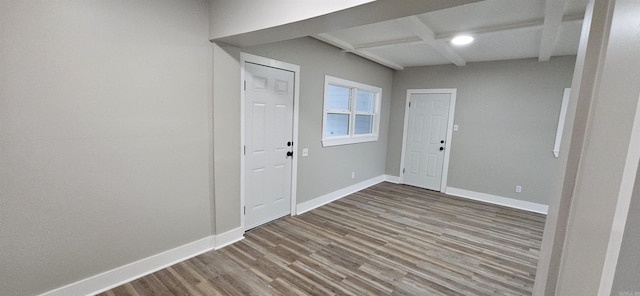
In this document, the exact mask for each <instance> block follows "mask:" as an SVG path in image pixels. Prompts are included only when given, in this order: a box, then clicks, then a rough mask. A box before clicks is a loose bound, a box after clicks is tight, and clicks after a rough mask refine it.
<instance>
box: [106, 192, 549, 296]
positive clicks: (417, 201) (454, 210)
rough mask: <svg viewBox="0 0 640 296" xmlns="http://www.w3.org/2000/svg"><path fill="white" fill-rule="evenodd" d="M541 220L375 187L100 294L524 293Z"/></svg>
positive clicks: (526, 214)
mask: <svg viewBox="0 0 640 296" xmlns="http://www.w3.org/2000/svg"><path fill="white" fill-rule="evenodd" d="M544 221H545V216H544V215H540V214H534V213H530V212H526V211H520V210H514V209H510V208H506V207H500V206H495V205H490V204H485V203H480V202H475V201H470V200H466V199H460V198H456V197H452V196H447V195H444V194H441V193H437V192H433V191H428V190H423V189H419V188H414V187H410V186H405V185H396V184H391V183H381V184H378V185H375V186H372V187H370V188H368V189H365V190H362V191H360V192H357V193H355V194H352V195H350V196H348V197H345V198H342V199H340V200H338V201H335V202H332V203H331V204H328V205H325V206H323V207H320V208H317V209H314V210H312V211H310V212H307V213H305V214H302V215H299V216H295V217H286V218H282V219H279V220H276V221H273V222H271V223H268V224H265V225H262V226H260V227H257V228H254V229H252V230H250V231H248V232H246V233H245V239H244V240H242V241H240V242H237V243H235V244H233V245H230V246H227V247H225V248H223V249H221V250H217V251H211V252H207V253H205V254H202V255H200V256H197V257H194V258H192V259H189V260H186V261H184V262H181V263H178V264H176V265H173V266H171V267H168V268H165V269H163V270H160V271H158V272H155V273H153V274H150V275H147V276H145V277H142V278H140V279H137V280H135V281H132V282H130V283H127V284H125V285H122V286H120V287H117V288H115V289H112V290H110V291H107V292H105V293H103V294H100V295H106V296H111V295H531V290H532V286H533V281H534V278H535V273H536V266H537V262H538V254H539V250H540V242H541V239H542V230H543V228H544Z"/></svg>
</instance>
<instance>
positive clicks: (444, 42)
mask: <svg viewBox="0 0 640 296" xmlns="http://www.w3.org/2000/svg"><path fill="white" fill-rule="evenodd" d="M587 4H588V0H486V1H480V2H475V3H470V4H465V5H461V6H456V7H452V8H447V9H443V10H437V11H432V12H428V13H424V14H418V15H413V16H408V17H403V18H398V19H392V20H387V21H383V22H378V23H373V24H368V25H363V26H358V27H352V28H347V29H341V30H337V31H333V32H325V33H320V34H316V35H314V36H313V37H315V38H317V39H319V40H322V41H324V42H327V43H329V44H332V45H334V46H337V47H339V48H341V49H343V50H345V51H347V52H352V53H354V54H357V55H359V56H362V57H364V58H367V59H369V60H372V61H374V62H377V63H380V64H382V65H385V66H387V67H390V68H393V69H396V70H401V69H404V68H405V67H413V66H428V65H440V64H449V63H452V64H455V65H458V66H464V65H465V64H466V63H468V62H481V61H494V60H507V59H520V58H538V59H539V60H540V61H547V60H549V59H550V57H553V56H562V55H573V54H576V52H577V49H578V42H579V39H580V32H581V29H582V20H583V17H584V12H585V9H586V6H587ZM460 34H467V35H470V36H472V37H474V39H475V40H474V42H473V43H471V44H469V45H466V46H454V45H452V44H451V43H450V41H451V39H452V38H453V37H455V36H457V35H460Z"/></svg>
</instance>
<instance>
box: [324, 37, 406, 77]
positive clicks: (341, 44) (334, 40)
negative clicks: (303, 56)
mask: <svg viewBox="0 0 640 296" xmlns="http://www.w3.org/2000/svg"><path fill="white" fill-rule="evenodd" d="M314 37H315V38H316V39H318V40H320V41H323V42H326V43H329V44H331V45H333V46H335V47H338V48H341V49H342V50H344V51H346V52H350V53H353V54H355V55H359V56H361V57H363V58H365V59H368V60H371V61H373V62H376V63H378V64H381V65H383V66H386V67H389V68H391V69H394V70H403V69H404V67H403V66H402V65H400V64H398V63H394V62H392V61H389V60H387V59H385V58H383V57H380V56H377V55H375V54H372V53H370V52H368V51H364V50H358V49H356V48H355V47H354V46H353V44H351V43H349V42H347V41H344V40H342V39H340V38H338V37H335V36H333V35H330V34H327V33H321V34H317V35H315V36H314Z"/></svg>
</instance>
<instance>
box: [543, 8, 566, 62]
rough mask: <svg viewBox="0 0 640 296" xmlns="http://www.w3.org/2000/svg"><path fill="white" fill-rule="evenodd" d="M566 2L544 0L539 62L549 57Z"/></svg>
mask: <svg viewBox="0 0 640 296" xmlns="http://www.w3.org/2000/svg"><path fill="white" fill-rule="evenodd" d="M566 4H567V0H546V1H545V5H544V24H543V25H542V38H541V40H540V51H539V53H538V60H539V61H541V62H544V61H548V60H549V59H551V54H552V53H553V49H554V48H555V46H556V41H557V37H558V29H560V25H561V24H562V16H563V15H564V8H565V6H566Z"/></svg>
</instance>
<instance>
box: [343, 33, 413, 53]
mask: <svg viewBox="0 0 640 296" xmlns="http://www.w3.org/2000/svg"><path fill="white" fill-rule="evenodd" d="M413 43H424V41H423V40H422V38H420V37H418V36H414V37H407V38H399V39H391V40H384V41H379V42H371V43H364V44H356V45H354V46H353V47H355V49H357V50H370V49H377V48H384V47H389V46H395V45H401V44H413Z"/></svg>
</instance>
